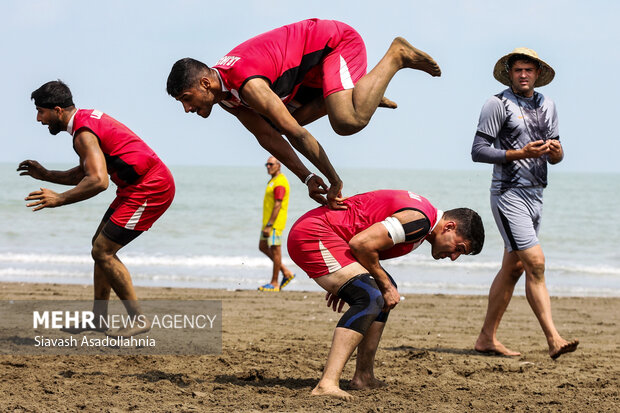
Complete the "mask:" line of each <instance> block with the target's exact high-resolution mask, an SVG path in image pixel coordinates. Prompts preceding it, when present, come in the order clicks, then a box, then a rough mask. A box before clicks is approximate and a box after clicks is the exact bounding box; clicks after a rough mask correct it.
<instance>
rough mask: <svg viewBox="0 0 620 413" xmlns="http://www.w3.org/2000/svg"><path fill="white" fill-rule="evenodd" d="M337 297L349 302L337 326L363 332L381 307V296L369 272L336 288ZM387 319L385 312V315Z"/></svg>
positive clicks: (375, 317)
mask: <svg viewBox="0 0 620 413" xmlns="http://www.w3.org/2000/svg"><path fill="white" fill-rule="evenodd" d="M338 297H340V298H341V299H343V300H344V301H345V302H346V303H347V304H349V309H348V310H347V312H346V313H344V315H343V316H342V318H341V319H340V321H338V325H337V327H343V328H348V329H349V330H353V331H357V332H358V333H360V334H365V333H366V330H368V327H370V324H372V322H373V321H375V320H376V319H377V316H378V315H379V314H380V313H381V309H382V308H383V304H384V301H383V296H382V295H381V291H380V290H379V287H377V283H376V282H375V280H374V279H373V278H372V277H371V276H370V274H360V275H357V276H355V277H353V278H351V279H350V280H349V281H347V282H346V283H345V284H344V285H343V286H342V287H340V289H339V290H338ZM385 318H386V319H387V314H386V317H385Z"/></svg>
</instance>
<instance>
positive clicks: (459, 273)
mask: <svg viewBox="0 0 620 413" xmlns="http://www.w3.org/2000/svg"><path fill="white" fill-rule="evenodd" d="M72 166H73V165H66V164H65V165H61V164H56V165H53V166H50V167H51V168H54V169H68V168H70V167H72ZM16 168H17V163H15V164H10V163H0V182H1V183H2V187H3V188H4V191H3V195H2V197H1V198H0V211H1V214H0V215H1V216H2V222H3V223H4V225H3V226H2V230H1V232H0V234H1V235H0V281H4V282H44V283H70V284H91V283H92V267H93V263H92V259H91V257H90V242H91V238H92V236H93V234H94V231H95V229H96V228H97V225H98V223H99V221H100V220H101V217H102V216H103V214H104V213H105V211H106V209H107V207H108V205H109V203H110V202H111V201H112V200H113V199H114V192H115V188H114V185H113V184H110V187H109V188H108V190H107V191H105V192H104V193H101V194H99V195H98V196H96V197H94V198H92V199H89V200H86V201H83V202H80V203H76V204H72V205H66V206H63V207H60V208H55V209H45V210H42V211H38V212H32V211H30V210H29V209H28V208H26V207H25V202H24V200H23V199H24V197H25V196H26V195H27V194H28V193H29V192H31V191H33V190H36V189H38V188H39V187H49V188H51V189H54V190H61V191H62V190H66V189H67V188H68V187H62V186H59V185H54V184H49V183H45V182H42V181H36V180H34V179H32V178H31V177H25V176H19V174H18V173H17V172H16V171H15V169H16ZM170 169H171V170H172V172H173V175H174V177H175V181H176V184H177V192H176V199H175V201H174V203H173V204H172V206H171V207H170V209H169V210H168V211H167V212H166V213H165V214H164V215H163V217H162V218H161V219H160V220H159V221H158V222H156V223H155V225H154V226H153V228H152V229H151V230H149V231H148V232H146V233H144V234H142V235H141V236H140V237H138V238H137V239H136V240H135V241H133V242H132V243H131V244H129V245H128V246H127V247H125V248H123V249H122V250H121V252H120V253H119V257H120V258H121V260H122V261H123V262H124V263H125V264H126V265H127V267H128V269H129V271H130V273H131V276H132V279H133V281H134V284H135V285H137V286H158V287H189V288H220V289H229V290H235V289H256V288H257V287H258V286H259V285H262V284H264V283H265V282H267V281H268V280H269V279H270V272H271V262H270V261H269V260H268V259H267V258H266V257H265V256H263V255H262V254H261V253H260V252H259V251H258V237H259V232H260V224H261V217H262V211H261V208H262V198H263V194H264V188H265V185H266V183H267V181H268V178H269V176H268V175H267V174H266V172H265V169H264V168H263V167H262V165H260V166H257V167H231V166H171V167H170ZM284 173H285V174H286V175H287V177H288V178H289V182H290V184H291V198H290V207H289V213H288V217H289V220H288V222H287V229H286V230H285V232H284V236H285V237H286V235H287V234H288V229H289V228H290V227H291V226H292V224H293V222H294V221H295V220H296V219H297V218H298V217H299V216H301V215H302V214H303V213H305V212H306V211H308V210H309V209H312V208H314V207H316V206H318V204H316V203H315V202H314V201H312V200H311V199H310V198H308V196H307V194H306V190H305V186H304V185H303V184H302V183H301V182H299V180H298V179H297V178H296V177H295V176H294V175H292V174H291V173H290V172H288V171H286V170H284ZM339 173H340V174H341V177H342V179H343V181H344V183H345V187H344V195H345V196H347V195H353V194H356V193H361V192H366V191H370V190H375V189H407V190H411V191H413V192H416V193H418V194H420V195H423V196H425V197H426V198H428V199H429V200H430V201H431V202H432V203H433V204H434V205H435V206H436V207H438V208H439V209H444V210H446V209H451V208H456V207H462V206H466V207H469V208H472V209H474V210H476V211H477V212H478V213H479V214H480V215H481V216H482V218H483V222H484V225H485V232H486V240H485V245H484V248H483V251H482V253H481V254H479V255H477V256H461V257H460V258H459V259H458V260H457V261H454V262H451V261H450V260H449V259H448V260H439V261H436V260H434V259H433V258H432V257H431V256H430V248H429V246H428V245H427V244H423V245H422V246H421V247H420V248H418V249H417V250H415V251H414V252H412V253H410V254H408V255H406V256H404V257H400V258H397V259H394V260H387V261H383V265H384V267H385V268H386V269H387V271H388V272H390V274H391V275H392V276H393V277H394V278H395V280H396V281H397V283H398V285H399V291H400V292H401V294H403V295H406V294H412V293H424V294H475V295H486V294H488V290H489V287H490V285H491V282H492V280H493V278H494V277H495V275H496V273H497V271H498V270H499V268H500V264H501V258H502V254H503V243H502V240H501V238H500V236H499V233H498V231H497V228H496V226H495V223H494V221H493V218H492V215H491V211H490V207H489V186H490V181H491V166H490V165H489V168H487V169H485V170H482V169H476V170H470V171H444V170H396V169H393V170H390V169H354V168H341V169H340V170H339ZM619 178H620V174H614V173H581V172H562V171H561V172H556V171H553V169H551V171H550V173H549V186H548V188H547V189H546V190H545V193H544V197H545V199H544V211H543V222H542V227H541V230H540V234H539V238H540V240H541V244H542V247H543V251H544V252H545V256H546V264H547V266H546V280H547V286H548V289H549V292H550V294H551V295H552V296H601V297H620V251H618V248H617V240H618V239H619V237H620V223H618V222H617V221H615V220H608V221H609V222H605V224H601V223H599V225H597V226H596V230H595V229H594V228H595V225H596V223H597V221H599V220H600V219H601V217H607V216H613V215H612V214H611V211H612V208H615V205H616V204H617V203H618V201H619V200H620V199H619V197H620V195H618V194H617V191H616V192H614V191H612V190H611V189H612V188H614V187H617V182H618V180H619ZM283 252H284V263H285V265H287V266H290V267H291V269H292V270H293V271H294V272H295V273H296V274H297V278H296V279H295V281H293V282H292V283H291V284H290V285H289V286H287V289H290V290H297V291H300V290H305V291H320V288H319V287H318V286H317V285H316V283H315V282H314V281H312V280H310V279H309V278H308V277H307V276H306V275H305V274H304V273H303V272H302V271H301V270H300V269H299V268H298V267H296V266H295V265H294V264H293V263H292V261H291V260H290V259H289V258H288V255H287V254H286V248H285V247H284V248H283ZM515 294H518V295H523V294H524V279H523V277H522V279H521V280H520V281H519V283H518V285H517V288H516V289H515Z"/></svg>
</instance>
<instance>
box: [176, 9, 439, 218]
mask: <svg viewBox="0 0 620 413" xmlns="http://www.w3.org/2000/svg"><path fill="white" fill-rule="evenodd" d="M403 68H412V69H418V70H422V71H424V72H427V73H429V74H430V75H432V76H440V75H441V70H440V69H439V66H438V65H437V63H436V62H435V61H434V60H433V59H432V58H431V57H430V56H429V55H428V54H426V53H424V52H422V51H420V50H418V49H416V48H415V47H413V46H412V45H411V44H409V43H408V42H407V41H406V40H405V39H403V38H401V37H398V38H396V39H394V41H393V42H392V44H391V45H390V47H389V49H388V51H387V52H386V54H385V56H384V57H383V58H382V59H381V61H380V62H379V63H378V64H377V66H375V67H374V68H373V69H372V70H371V71H370V72H369V73H368V74H366V49H365V46H364V42H363V40H362V38H361V37H360V35H359V34H358V33H357V32H356V31H355V30H354V29H353V28H351V27H350V26H348V25H346V24H344V23H341V22H338V21H333V20H319V19H309V20H303V21H300V22H297V23H293V24H289V25H287V26H283V27H280V28H277V29H275V30H271V31H269V32H267V33H264V34H261V35H259V36H256V37H254V38H252V39H250V40H248V41H246V42H244V43H242V44H240V45H239V46H237V47H236V48H234V49H233V50H232V51H230V53H228V54H227V55H225V56H224V57H222V58H221V59H220V60H219V61H218V62H217V63H216V65H215V66H214V67H213V68H209V67H208V66H207V65H205V64H204V63H202V62H199V61H197V60H195V59H191V58H185V59H181V60H179V61H177V62H176V63H175V64H174V65H173V67H172V70H171V72H170V75H169V76H168V84H167V90H168V93H169V94H170V95H171V96H172V97H174V98H175V99H177V100H178V101H180V102H181V103H182V104H183V108H184V110H185V111H186V112H192V113H197V114H198V115H200V116H202V117H204V118H206V117H208V116H209V114H210V113H211V109H212V107H213V105H214V104H216V103H219V104H220V105H221V106H222V107H223V108H224V109H225V110H226V111H228V112H230V113H232V114H233V115H235V116H236V117H237V118H238V119H239V121H240V122H241V123H242V124H243V125H244V126H245V127H246V128H247V129H248V130H249V131H250V132H251V133H252V134H253V135H254V136H255V137H256V139H257V140H258V142H259V143H260V144H261V146H263V147H264V148H265V149H267V151H268V152H270V153H271V154H272V155H274V156H275V157H276V158H278V159H279V160H280V161H281V162H282V163H284V165H286V166H287V167H288V168H289V169H290V170H291V171H292V172H293V173H294V174H295V175H297V177H298V178H299V179H300V180H301V181H302V182H304V183H305V184H307V185H308V191H309V194H310V196H311V197H312V198H313V199H314V200H316V201H317V202H319V203H322V204H326V203H329V206H330V207H331V208H336V209H344V208H346V206H345V205H344V204H343V203H342V200H343V199H342V193H341V191H342V181H341V180H340V177H339V176H338V174H337V173H336V171H335V170H334V167H333V166H332V165H331V163H330V161H329V158H328V157H327V154H326V153H325V151H324V150H323V148H322V147H321V145H320V144H319V143H318V142H317V140H316V139H315V138H314V137H313V136H312V135H311V134H310V133H309V132H308V131H307V130H306V129H305V128H304V127H303V125H306V124H308V123H310V122H312V121H315V120H317V119H319V118H321V117H323V116H325V114H327V115H328V117H329V121H330V123H331V125H332V127H333V129H334V131H336V133H338V134H340V135H351V134H353V133H356V132H358V131H360V130H361V129H363V128H364V127H365V126H366V125H367V124H368V122H369V121H370V118H371V117H372V115H373V114H374V112H375V110H376V109H377V107H378V106H379V105H382V106H386V107H391V108H395V107H396V104H395V103H394V102H391V101H389V100H387V99H385V98H384V96H383V94H384V93H385V90H386V88H387V85H388V83H389V82H390V80H391V79H392V77H393V76H394V75H395V74H396V72H397V71H399V70H400V69H403ZM282 134H284V135H286V137H287V138H288V140H289V141H290V142H291V144H292V145H293V147H295V149H297V150H298V151H299V152H301V153H302V154H303V155H304V156H305V157H306V158H307V159H308V160H309V161H310V162H312V164H314V166H315V167H317V168H318V169H319V171H320V172H322V173H323V174H324V176H325V177H326V178H327V179H328V180H329V183H330V187H329V189H328V188H327V186H326V185H325V183H324V182H323V180H322V179H321V178H320V177H318V176H316V175H314V174H312V173H310V171H309V170H308V169H307V168H306V167H305V166H304V164H303V163H302V162H301V161H300V160H299V158H298V157H297V155H296V153H295V151H294V150H293V148H292V147H291V146H290V145H289V144H288V142H286V141H285V140H284V139H283V138H282ZM325 193H327V201H326V200H325V198H324V197H323V195H322V194H325Z"/></svg>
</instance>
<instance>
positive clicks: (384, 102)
mask: <svg viewBox="0 0 620 413" xmlns="http://www.w3.org/2000/svg"><path fill="white" fill-rule="evenodd" d="M379 107H380V108H388V109H396V108H397V107H398V105H397V104H396V102H394V101H392V100H390V99H388V98H386V97H385V96H383V97H382V98H381V102H379Z"/></svg>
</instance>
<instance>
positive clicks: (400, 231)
mask: <svg viewBox="0 0 620 413" xmlns="http://www.w3.org/2000/svg"><path fill="white" fill-rule="evenodd" d="M381 223H382V224H383V225H385V228H387V230H388V232H389V234H390V237H392V241H394V244H399V243H401V242H405V229H404V228H403V224H401V223H400V221H399V220H398V218H394V217H387V218H386V219H385V221H381Z"/></svg>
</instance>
